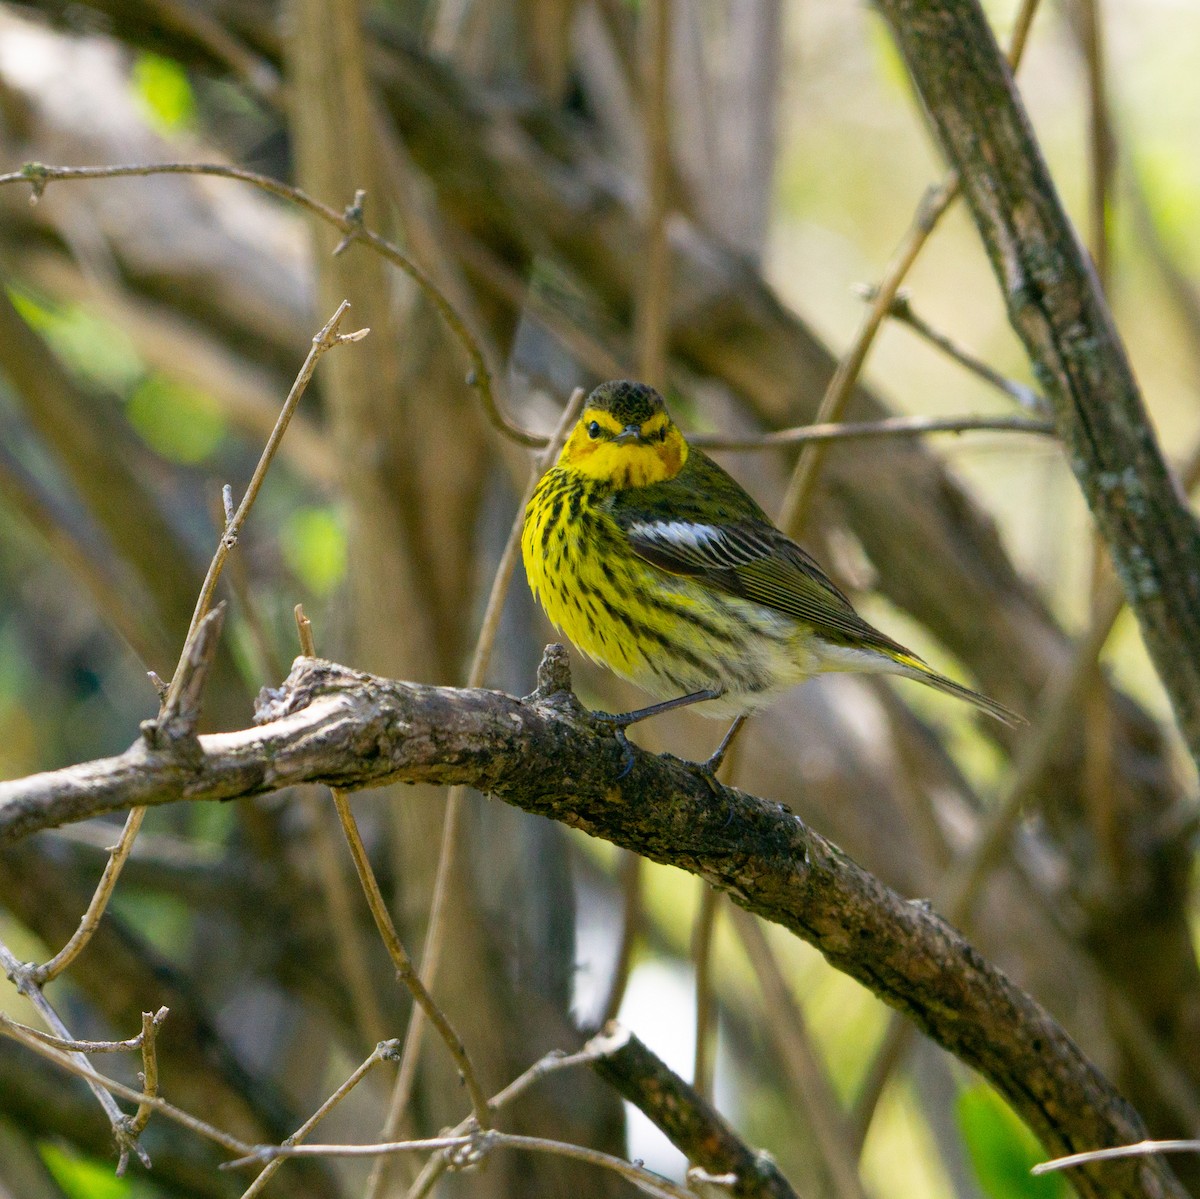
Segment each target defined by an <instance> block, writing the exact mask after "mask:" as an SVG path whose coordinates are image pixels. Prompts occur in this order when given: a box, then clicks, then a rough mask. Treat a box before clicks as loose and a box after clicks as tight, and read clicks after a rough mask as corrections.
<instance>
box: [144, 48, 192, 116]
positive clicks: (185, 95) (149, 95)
mask: <svg viewBox="0 0 1200 1199" xmlns="http://www.w3.org/2000/svg"><path fill="white" fill-rule="evenodd" d="M133 86H134V90H135V91H136V92H137V95H138V98H139V99H140V100H141V101H142V104H143V105H144V106H145V108H146V111H147V112H148V113H149V115H150V117H151V119H152V120H153V122H154V124H155V125H157V126H158V128H159V130H160V131H161V132H163V133H174V132H176V131H178V130H181V129H187V128H189V127H190V126H191V125H192V124H194V123H195V119H196V97H195V94H194V93H193V92H192V85H191V83H190V82H189V81H188V77H187V72H186V71H185V70H184V69H183V67H181V66H180V65H179V63H177V62H175V61H174V60H173V59H170V58H162V57H160V56H159V55H157V54H139V55H138V57H137V61H136V62H134V64H133Z"/></svg>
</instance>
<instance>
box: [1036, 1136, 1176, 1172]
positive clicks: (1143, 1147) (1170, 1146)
mask: <svg viewBox="0 0 1200 1199" xmlns="http://www.w3.org/2000/svg"><path fill="white" fill-rule="evenodd" d="M1151 1153H1200V1141H1138V1142H1137V1143H1136V1144H1134V1145H1113V1146H1112V1147H1111V1148H1108V1149H1089V1150H1088V1151H1087V1152H1086V1153H1069V1154H1067V1156H1066V1157H1056V1158H1054V1159H1053V1160H1052V1161H1048V1162H1039V1163H1038V1164H1037V1165H1036V1166H1034V1167H1033V1169H1032V1170H1031V1171H1030V1173H1031V1174H1049V1173H1051V1172H1052V1171H1054V1170H1066V1169H1068V1168H1069V1167H1070V1166H1084V1165H1087V1163H1088V1162H1105V1161H1112V1160H1113V1159H1114V1158H1120V1157H1147V1156H1149V1155H1150V1154H1151Z"/></svg>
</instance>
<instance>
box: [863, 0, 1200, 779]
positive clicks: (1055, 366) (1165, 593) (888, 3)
mask: <svg viewBox="0 0 1200 1199" xmlns="http://www.w3.org/2000/svg"><path fill="white" fill-rule="evenodd" d="M879 9H880V11H881V12H882V13H883V15H884V17H885V18H886V19H887V21H888V23H889V24H890V25H891V27H892V31H893V33H894V35H895V37H896V41H897V44H898V45H899V47H900V50H901V52H902V53H903V55H904V58H905V61H906V62H907V64H908V68H909V71H910V73H911V74H912V77H913V81H914V83H915V84H916V87H917V90H918V92H919V94H920V97H921V100H922V102H923V103H924V105H925V109H926V112H927V113H928V115H929V119H930V122H931V124H932V125H933V128H934V131H935V132H936V134H937V137H938V140H939V142H940V143H941V146H942V148H943V150H944V151H945V153H946V156H947V157H948V158H949V160H950V162H951V164H952V165H953V166H954V167H955V169H956V170H957V171H958V173H959V176H960V178H961V179H962V185H963V191H964V193H965V195H966V197H967V200H968V201H969V203H970V205H971V211H972V214H973V215H974V218H975V223H976V225H977V226H978V228H979V232H980V235H981V236H982V237H983V240H984V243H985V245H986V246H987V251H988V255H989V257H990V258H991V261H992V267H993V269H994V271H995V273H996V278H997V281H998V282H999V284H1000V287H1001V290H1002V292H1003V294H1004V299H1005V303H1006V304H1007V306H1008V312H1009V319H1010V321H1011V322H1012V326H1013V328H1014V329H1015V330H1016V332H1017V334H1018V335H1019V336H1020V338H1021V340H1022V341H1023V342H1024V344H1025V348H1026V351H1027V352H1028V354H1029V358H1030V362H1031V363H1032V365H1033V369H1034V371H1035V372H1036V373H1037V376H1038V379H1039V381H1040V382H1041V384H1042V387H1043V388H1044V389H1045V392H1046V395H1047V396H1048V397H1049V399H1050V401H1051V403H1052V405H1053V407H1054V416H1055V422H1056V424H1057V425H1058V429H1059V433H1060V435H1061V437H1062V440H1063V443H1064V445H1065V446H1066V448H1067V452H1068V458H1069V461H1070V464H1071V469H1072V470H1073V471H1074V472H1075V477H1076V478H1077V479H1078V481H1079V485H1080V487H1081V488H1082V490H1083V493H1084V496H1085V497H1086V499H1087V502H1088V506H1089V507H1090V508H1091V510H1092V515H1093V516H1094V517H1095V520H1096V524H1097V526H1098V527H1099V529H1100V531H1101V533H1102V534H1103V536H1104V540H1105V542H1106V544H1107V546H1108V549H1109V552H1110V554H1111V555H1112V560H1113V563H1114V565H1115V566H1116V569H1117V572H1118V574H1119V575H1120V577H1121V582H1122V583H1123V585H1124V588H1125V594H1126V597H1127V598H1128V600H1129V605H1130V607H1131V608H1132V609H1133V610H1134V612H1135V613H1136V614H1137V618H1138V623H1139V625H1140V627H1141V630H1142V636H1143V637H1144V638H1145V641H1146V647H1147V649H1148V650H1149V651H1150V656H1151V658H1152V659H1153V660H1154V665H1155V667H1156V669H1157V670H1158V674H1159V677H1160V678H1161V679H1162V681H1163V684H1164V686H1165V687H1166V689H1167V692H1168V694H1169V695H1170V697H1171V702H1172V704H1173V705H1174V708H1175V714H1176V718H1177V719H1178V721H1179V727H1180V729H1181V731H1182V732H1183V735H1184V738H1185V739H1186V741H1187V743H1188V746H1189V748H1190V749H1191V752H1192V757H1193V758H1194V759H1196V760H1197V761H1198V762H1200V524H1198V523H1197V521H1196V519H1195V517H1194V516H1193V514H1192V512H1191V509H1190V508H1189V506H1188V504H1187V502H1186V499H1185V498H1184V497H1183V495H1182V494H1181V493H1180V489H1179V487H1178V485H1177V484H1176V482H1175V480H1174V479H1173V478H1172V476H1171V472H1170V471H1169V470H1168V468H1167V465H1166V463H1165V461H1164V460H1163V456H1162V451H1161V449H1160V448H1159V445H1158V441H1157V439H1156V437H1155V434H1154V426H1153V424H1152V423H1151V421H1150V417H1149V414H1148V413H1147V412H1146V409H1145V406H1144V404H1143V402H1142V397H1141V393H1140V392H1139V390H1138V386H1137V382H1136V380H1135V379H1134V377H1133V371H1132V368H1131V367H1130V364H1129V360H1128V358H1127V357H1126V354H1125V347H1124V346H1123V344H1122V342H1121V338H1120V335H1119V334H1118V332H1117V330H1116V327H1115V326H1114V324H1113V320H1112V314H1111V313H1110V312H1109V309H1108V305H1107V304H1106V303H1105V301H1104V297H1103V295H1102V293H1101V290H1100V285H1099V282H1098V280H1097V278H1096V275H1095V272H1094V271H1093V270H1092V267H1091V264H1090V263H1089V261H1088V259H1087V256H1086V253H1085V251H1084V250H1083V247H1082V246H1081V245H1080V243H1079V240H1078V238H1077V237H1076V234H1075V230H1074V228H1073V227H1072V225H1071V222H1070V220H1069V219H1068V217H1067V214H1066V212H1065V210H1064V209H1063V206H1062V202H1061V200H1060V199H1059V196H1058V192H1057V190H1056V189H1055V186H1054V181H1053V179H1052V178H1051V176H1050V171H1049V169H1048V168H1047V166H1046V163H1045V161H1044V160H1043V158H1042V155H1041V151H1040V150H1039V148H1038V145H1037V141H1036V139H1035V137H1034V134H1033V130H1032V127H1031V125H1030V123H1029V118H1028V117H1027V115H1026V113H1025V111H1024V108H1023V106H1022V104H1021V100H1020V96H1019V95H1018V93H1017V89H1016V86H1015V84H1014V82H1013V78H1012V73H1011V72H1010V71H1009V69H1008V66H1007V64H1006V62H1005V59H1004V55H1003V54H1002V53H1001V51H1000V48H999V46H998V45H997V44H996V40H995V38H994V36H993V34H992V31H991V28H990V26H989V25H988V23H987V18H986V17H985V16H984V13H983V10H982V8H980V6H979V4H978V3H977V0H880V2H879Z"/></svg>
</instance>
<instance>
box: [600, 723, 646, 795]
mask: <svg viewBox="0 0 1200 1199" xmlns="http://www.w3.org/2000/svg"><path fill="white" fill-rule="evenodd" d="M631 716H632V717H633V718H634V719H632V720H630V719H629V717H631ZM639 719H641V717H639V715H638V713H637V712H593V713H592V721H593V722H594V723H595V724H602V725H605V726H606V727H607V728H609V729H611V730H612V735H613V737H614V738H615V739H616V742H617V744H618V745H619V746H620V747H621V769H620V770H619V771H617V778H616V781H617V782H618V783H619V782H620V781H621V780H622V779H623V778H625V777H626V776H627V775H628V774H629V772H630V771H631V770H632V769H633V762H634V757H633V743H632V742H631V741H630V740H629V738H628V737H626V736H625V730H626V729H627V728H628V727H629V726H630V725H631V724H636V723H637V721H638V720H639Z"/></svg>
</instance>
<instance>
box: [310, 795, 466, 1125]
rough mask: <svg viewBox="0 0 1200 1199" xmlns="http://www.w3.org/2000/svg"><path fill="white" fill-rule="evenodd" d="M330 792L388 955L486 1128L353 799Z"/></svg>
mask: <svg viewBox="0 0 1200 1199" xmlns="http://www.w3.org/2000/svg"><path fill="white" fill-rule="evenodd" d="M330 791H331V792H332V794H333V803H334V807H335V808H336V809H337V814H338V819H339V820H340V821H341V824H342V832H343V833H344V834H345V836H346V842H347V844H348V845H349V846H350V856H351V857H352V858H353V859H354V868H355V870H357V871H358V881H359V883H360V884H361V885H362V889H363V893H364V894H365V895H366V897H367V906H368V907H369V908H370V909H371V915H372V916H373V917H374V919H375V927H376V928H377V929H378V930H379V936H380V938H381V939H382V940H383V943H384V946H385V947H386V949H387V951H388V956H389V957H390V958H391V959H392V964H393V965H394V966H395V967H396V974H397V976H398V977H399V979H400V982H401V983H402V984H403V985H404V986H405V987H406V988H407V989H408V991H409V993H410V994H411V995H412V997H413V1000H414V1002H415V1003H416V1004H417V1005H418V1006H420V1008H421V1009H422V1010H423V1011H424V1013H425V1015H426V1017H427V1019H428V1020H429V1022H430V1023H431V1024H432V1025H433V1027H434V1028H435V1029H437V1032H438V1035H439V1036H440V1037H441V1038H442V1040H443V1041H444V1042H445V1045H446V1048H447V1049H448V1050H449V1051H450V1056H451V1057H452V1058H453V1059H454V1063H455V1065H456V1066H457V1067H458V1069H459V1072H460V1073H461V1074H462V1078H463V1082H464V1083H465V1084H466V1088H467V1094H468V1095H469V1096H470V1097H471V1107H472V1108H473V1109H474V1111H475V1115H476V1118H477V1119H478V1120H479V1126H480V1127H481V1128H487V1127H488V1114H487V1096H486V1095H484V1093H483V1088H482V1087H481V1086H480V1085H479V1077H478V1075H477V1074H476V1073H475V1067H474V1066H473V1065H472V1064H471V1059H470V1058H469V1057H468V1056H467V1050H466V1046H465V1045H464V1044H463V1042H462V1039H461V1038H460V1037H459V1035H458V1033H457V1032H455V1030H454V1027H453V1025H452V1024H451V1023H450V1021H449V1019H448V1018H447V1016H446V1014H445V1012H443V1011H442V1009H441V1008H440V1007H438V1005H437V1004H436V1003H435V1002H434V999H433V996H432V995H430V994H429V991H428V990H427V989H426V987H425V986H424V984H423V983H422V982H421V979H420V976H419V975H418V974H417V971H416V969H415V967H414V966H413V963H412V958H410V957H409V955H408V950H407V949H405V948H404V943H403V942H402V941H401V940H400V934H399V933H397V932H396V926H395V924H393V923H392V917H391V913H389V912H388V909H387V903H386V901H385V900H384V898H383V892H382V891H380V889H379V882H378V880H377V879H376V878H375V871H374V870H373V869H372V868H371V861H370V858H368V856H367V848H366V846H365V845H364V844H363V840H362V835H361V834H360V833H359V831H358V823H357V821H355V819H354V813H353V812H352V811H351V810H350V801H349V799H348V797H347V795H346V793H345V792H344V791H342V790H341V789H340V788H338V787H331V788H330Z"/></svg>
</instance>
